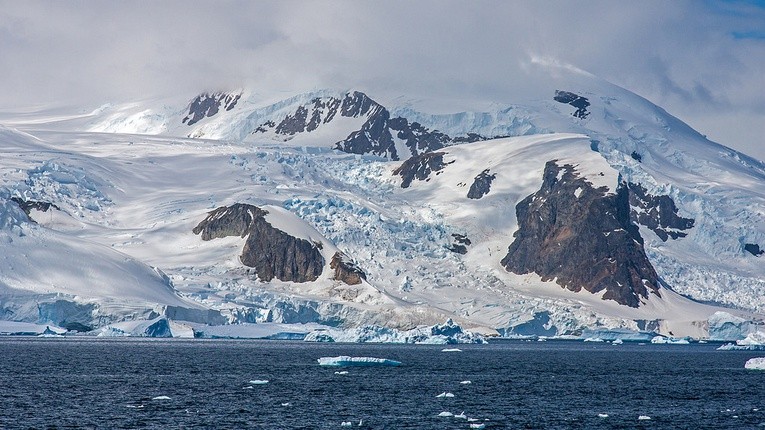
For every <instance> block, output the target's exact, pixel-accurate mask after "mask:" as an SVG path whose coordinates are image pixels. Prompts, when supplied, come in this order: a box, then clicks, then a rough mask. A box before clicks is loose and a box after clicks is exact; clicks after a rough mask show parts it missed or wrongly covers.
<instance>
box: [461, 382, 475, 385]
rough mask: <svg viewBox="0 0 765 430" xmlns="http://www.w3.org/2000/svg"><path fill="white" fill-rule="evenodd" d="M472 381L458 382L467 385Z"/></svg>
mask: <svg viewBox="0 0 765 430" xmlns="http://www.w3.org/2000/svg"><path fill="white" fill-rule="evenodd" d="M472 383H473V381H460V384H462V385H468V384H472Z"/></svg>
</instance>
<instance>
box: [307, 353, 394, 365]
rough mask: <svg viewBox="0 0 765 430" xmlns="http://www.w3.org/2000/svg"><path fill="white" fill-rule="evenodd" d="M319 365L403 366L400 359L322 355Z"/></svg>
mask: <svg viewBox="0 0 765 430" xmlns="http://www.w3.org/2000/svg"><path fill="white" fill-rule="evenodd" d="M317 361H318V362H319V366H332V367H346V366H401V362H400V361H396V360H389V359H387V358H376V357H349V356H346V355H341V356H339V357H321V358H319V359H318V360H317Z"/></svg>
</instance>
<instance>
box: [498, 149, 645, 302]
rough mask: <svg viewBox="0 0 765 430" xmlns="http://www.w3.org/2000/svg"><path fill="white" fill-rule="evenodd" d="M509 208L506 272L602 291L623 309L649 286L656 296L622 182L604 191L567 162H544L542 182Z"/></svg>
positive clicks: (641, 240) (591, 290)
mask: <svg viewBox="0 0 765 430" xmlns="http://www.w3.org/2000/svg"><path fill="white" fill-rule="evenodd" d="M559 175H561V176H559ZM558 178H560V179H558ZM577 190H579V191H578V197H577ZM516 214H517V217H518V231H517V232H516V233H515V235H514V237H515V240H514V241H513V243H512V244H511V245H510V247H509V248H508V253H507V255H506V256H505V257H504V258H503V259H502V262H501V263H502V265H503V266H504V267H505V268H506V269H507V270H508V271H510V272H513V273H517V274H525V273H531V272H534V273H537V274H539V275H540V276H541V277H542V279H543V280H545V281H547V280H551V279H556V280H557V283H558V284H560V285H561V286H563V287H564V288H567V289H569V290H571V291H581V290H582V289H584V290H587V291H589V292H591V293H597V292H601V291H604V290H605V293H604V296H603V298H604V299H608V300H614V301H616V302H618V303H620V304H622V305H627V306H631V307H638V306H639V305H640V300H641V298H647V297H648V295H649V293H651V292H653V293H654V294H657V295H660V294H659V286H660V280H659V277H658V275H657V274H656V271H655V270H654V268H653V266H651V263H650V262H649V261H648V257H646V254H645V250H644V249H643V239H642V238H641V237H640V233H639V230H638V228H637V226H636V225H634V224H633V223H632V221H631V218H630V205H629V191H628V189H627V187H626V186H620V187H619V188H618V189H617V190H616V194H606V190H605V189H603V188H599V189H596V188H594V187H593V186H592V184H590V183H589V182H587V181H586V180H585V179H584V178H581V177H579V175H578V174H577V173H576V171H575V170H574V167H573V166H571V165H568V164H567V165H563V166H559V165H558V164H557V163H556V162H555V161H549V162H547V164H546V165H545V170H544V175H543V182H542V187H541V188H540V190H539V191H537V192H536V193H534V194H532V195H530V196H528V197H526V198H525V199H523V200H522V201H521V202H520V203H518V205H517V206H516Z"/></svg>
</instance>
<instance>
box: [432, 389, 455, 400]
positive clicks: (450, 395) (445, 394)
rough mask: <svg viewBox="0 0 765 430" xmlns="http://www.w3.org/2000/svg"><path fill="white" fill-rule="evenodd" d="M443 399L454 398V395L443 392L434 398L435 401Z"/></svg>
mask: <svg viewBox="0 0 765 430" xmlns="http://www.w3.org/2000/svg"><path fill="white" fill-rule="evenodd" d="M444 397H454V394H453V393H447V392H446V391H444V392H443V393H441V394H439V395H437V396H436V398H437V399H443V398H444Z"/></svg>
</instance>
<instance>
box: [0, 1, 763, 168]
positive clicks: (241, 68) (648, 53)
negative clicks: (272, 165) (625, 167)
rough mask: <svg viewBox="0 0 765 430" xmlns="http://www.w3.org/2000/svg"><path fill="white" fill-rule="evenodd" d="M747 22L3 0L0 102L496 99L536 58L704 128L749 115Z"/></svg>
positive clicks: (346, 6) (426, 5)
mask: <svg viewBox="0 0 765 430" xmlns="http://www.w3.org/2000/svg"><path fill="white" fill-rule="evenodd" d="M762 28H765V8H763V7H761V6H760V4H759V3H758V2H746V1H743V2H737V1H728V2H715V1H702V2H699V1H689V0H682V1H675V2H663V1H645V2H612V1H606V0H601V1H550V2H533V1H527V2H501V1H494V0H476V1H471V2H464V1H453V0H446V1H435V0H425V1H417V2H411V1H403V0H394V1H387V2H373V1H356V0H354V1H348V0H338V1H289V2H281V1H257V2H252V1H231V0H229V1H220V2H204V1H198V0H197V1H180V0H178V1H163V2H155V1H148V0H144V1H137V2H108V1H90V2H82V1H70V2H54V1H24V2H4V3H3V8H2V9H0V52H2V55H0V70H2V75H3V79H0V93H2V94H3V97H2V100H1V101H0V105H3V107H5V108H13V107H18V106H25V105H30V104H37V103H51V102H55V103H59V104H73V105H77V104H90V105H96V104H100V103H103V102H106V101H124V100H139V99H142V98H145V97H155V96H171V95H172V96H184V97H191V96H192V95H193V94H195V93H197V92H199V91H200V90H206V89H226V88H238V87H242V86H247V87H251V88H254V89H255V90H256V91H259V92H262V93H264V94H268V93H271V94H279V93H285V94H288V93H294V92H297V91H305V90H308V89H313V88H320V87H333V88H342V89H344V88H360V89H364V90H367V91H369V92H370V93H372V94H387V95H391V96H395V95H406V96H411V97H440V98H445V99H447V98H448V99H455V100H460V99H462V100H486V101H499V102H508V101H513V100H514V99H516V98H519V97H524V96H525V95H529V94H533V92H534V89H535V88H534V86H535V85H539V83H538V82H537V81H535V79H534V78H535V71H534V69H533V67H532V68H530V67H529V64H533V62H534V61H537V62H538V61H548V62H556V63H558V64H563V65H567V66H566V67H570V68H575V69H578V70H582V71H587V72H590V73H593V74H595V75H597V76H600V77H603V78H605V79H607V80H609V81H611V82H613V83H615V84H617V85H621V86H624V87H626V88H628V89H630V90H632V91H635V92H636V93H638V94H640V95H642V96H644V97H646V98H648V99H650V100H651V101H653V102H655V103H657V104H659V105H661V106H663V107H665V108H667V110H668V111H670V112H671V113H673V114H675V115H677V116H679V117H680V118H681V119H684V120H688V121H689V122H691V123H692V124H693V125H696V126H697V127H700V128H701V130H700V131H701V132H702V133H708V134H710V135H713V133H710V131H709V130H704V129H703V128H704V123H706V122H703V121H701V119H702V118H709V117H710V114H711V113H712V112H715V111H725V112H733V113H736V112H738V113H740V114H741V115H742V117H746V118H761V119H765V101H763V97H762V95H761V89H762V88H763V87H764V86H765V85H763V84H764V83H765V82H763V79H765V78H763V75H762V73H761V71H762V70H764V69H765V40H763V39H762V38H761V37H758V35H760V34H761V31H762V30H761V29H762ZM694 121H695V124H694ZM761 122H765V121H761ZM718 127H723V125H722V124H718ZM739 135H740V133H739ZM720 136H723V137H724V136H726V134H725V133H722V134H720ZM729 136H730V138H731V139H737V138H736V137H735V135H734V133H730V134H729ZM722 143H725V144H731V143H732V142H727V141H724V140H723V141H722ZM750 145H751V143H750ZM755 149H756V148H755ZM761 158H765V154H763V155H761Z"/></svg>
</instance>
